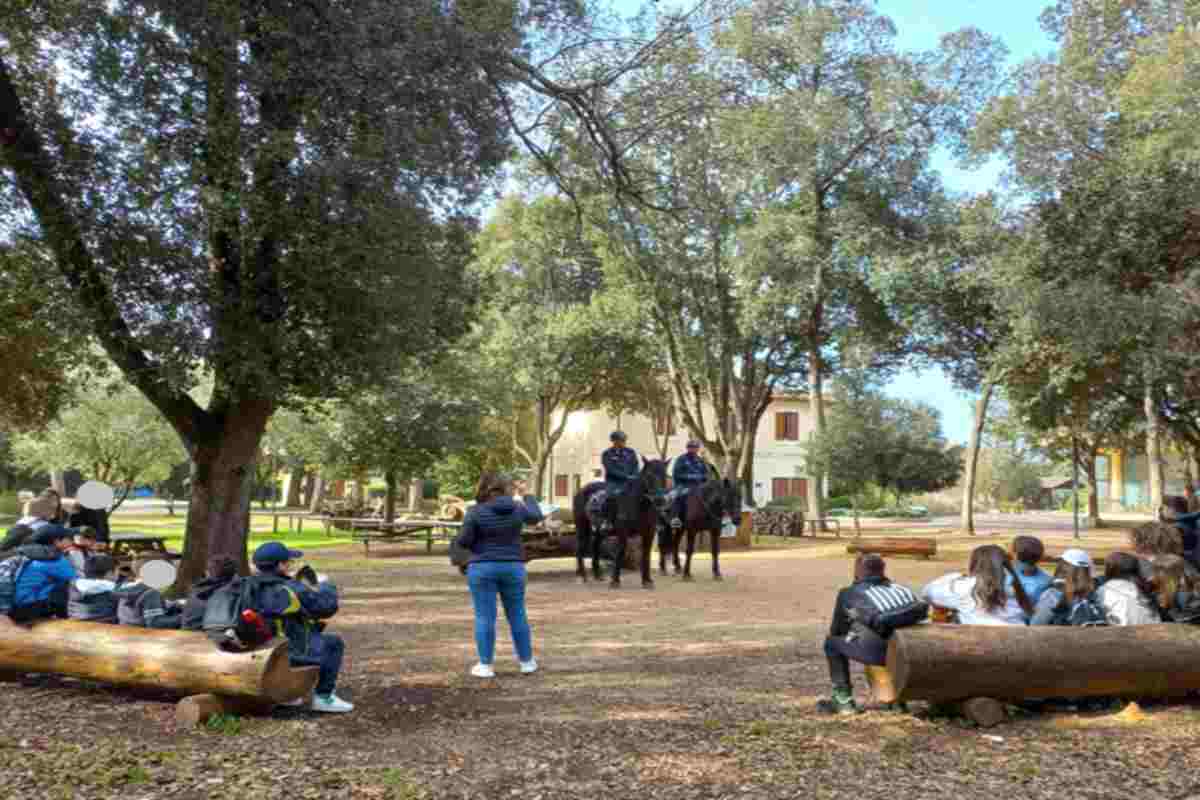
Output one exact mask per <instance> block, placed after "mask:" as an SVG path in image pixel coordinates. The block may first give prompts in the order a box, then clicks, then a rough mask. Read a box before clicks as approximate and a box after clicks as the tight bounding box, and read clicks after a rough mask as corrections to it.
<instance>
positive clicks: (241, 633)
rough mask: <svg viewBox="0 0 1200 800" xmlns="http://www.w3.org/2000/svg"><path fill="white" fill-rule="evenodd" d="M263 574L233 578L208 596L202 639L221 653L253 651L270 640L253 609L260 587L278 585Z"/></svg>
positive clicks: (269, 634) (260, 617)
mask: <svg viewBox="0 0 1200 800" xmlns="http://www.w3.org/2000/svg"><path fill="white" fill-rule="evenodd" d="M282 582H283V580H282V579H281V578H275V577H271V578H268V577H266V576H263V575H251V576H248V577H241V578H234V579H233V580H232V581H230V582H229V583H227V584H225V585H224V586H222V587H221V588H219V589H217V590H216V591H215V592H213V593H212V596H211V597H209V598H208V605H207V606H205V608H204V621H203V622H202V623H201V628H202V629H203V631H204V633H205V635H206V636H208V638H209V639H211V640H212V641H213V643H215V644H216V645H217V647H220V648H221V649H222V650H230V651H233V652H244V651H246V650H253V649H254V648H256V647H258V646H259V645H261V644H265V643H266V642H268V641H270V640H271V639H272V638H274V634H273V633H272V632H271V628H270V626H269V625H268V624H267V621H266V619H265V618H264V617H263V616H262V614H260V613H259V612H258V611H257V610H256V609H257V608H258V607H259V596H260V595H261V594H262V589H263V587H264V586H267V585H270V584H274V583H282Z"/></svg>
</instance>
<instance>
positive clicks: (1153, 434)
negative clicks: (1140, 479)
mask: <svg viewBox="0 0 1200 800" xmlns="http://www.w3.org/2000/svg"><path fill="white" fill-rule="evenodd" d="M1144 406H1145V412H1146V469H1147V480H1148V481H1149V483H1150V487H1149V488H1150V508H1151V510H1154V511H1156V510H1157V509H1158V507H1159V506H1161V505H1162V498H1163V470H1162V458H1161V453H1160V437H1159V418H1158V407H1157V406H1156V405H1155V404H1154V391H1153V387H1151V386H1150V384H1149V383H1147V384H1146V394H1145V400H1144Z"/></svg>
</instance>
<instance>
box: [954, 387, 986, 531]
mask: <svg viewBox="0 0 1200 800" xmlns="http://www.w3.org/2000/svg"><path fill="white" fill-rule="evenodd" d="M994 389H995V385H994V384H993V383H991V381H984V383H983V386H982V387H980V392H979V398H978V399H976V401H975V422H974V424H973V425H971V440H970V443H969V444H968V445H967V463H966V473H965V474H964V475H963V500H962V520H961V523H960V525H959V527H960V528H961V529H962V532H963V533H967V534H970V535H971V536H974V535H975V474H976V472H977V471H978V469H979V448H980V446H981V445H982V442H983V428H984V425H985V424H987V411H988V404H989V403H991V401H992V391H993V390H994Z"/></svg>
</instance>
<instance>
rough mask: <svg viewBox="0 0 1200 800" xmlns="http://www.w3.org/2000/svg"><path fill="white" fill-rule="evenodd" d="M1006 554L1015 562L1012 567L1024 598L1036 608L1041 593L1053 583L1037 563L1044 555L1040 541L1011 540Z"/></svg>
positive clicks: (1035, 539) (1027, 539) (1026, 539)
mask: <svg viewBox="0 0 1200 800" xmlns="http://www.w3.org/2000/svg"><path fill="white" fill-rule="evenodd" d="M1008 552H1009V556H1010V557H1011V558H1012V560H1013V561H1014V562H1015V563H1014V565H1013V567H1014V569H1015V571H1016V573H1017V580H1019V581H1020V582H1021V587H1022V588H1024V589H1025V596H1026V597H1028V598H1029V602H1030V603H1032V604H1033V605H1034V606H1037V602H1038V598H1040V597H1041V596H1042V592H1044V591H1046V589H1048V588H1050V584H1051V583H1053V582H1054V579H1053V578H1051V577H1050V576H1049V575H1047V574H1046V573H1045V572H1044V571H1043V570H1042V568H1041V567H1039V566H1038V562H1039V561H1041V560H1042V556H1043V555H1045V554H1046V548H1045V547H1044V546H1043V545H1042V540H1041V539H1038V538H1037V537H1035V536H1018V537H1017V538H1015V539H1013V540H1012V545H1010V546H1009V550H1008Z"/></svg>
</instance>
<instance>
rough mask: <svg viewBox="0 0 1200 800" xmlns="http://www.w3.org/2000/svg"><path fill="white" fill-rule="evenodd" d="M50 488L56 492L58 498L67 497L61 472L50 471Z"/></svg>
mask: <svg viewBox="0 0 1200 800" xmlns="http://www.w3.org/2000/svg"><path fill="white" fill-rule="evenodd" d="M50 488H51V489H53V490H54V491H56V492H58V496H59V497H66V496H67V483H66V481H65V480H63V473H62V470H50Z"/></svg>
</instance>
